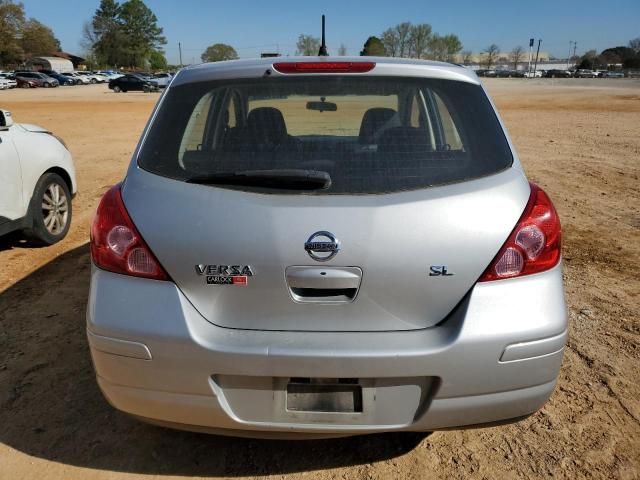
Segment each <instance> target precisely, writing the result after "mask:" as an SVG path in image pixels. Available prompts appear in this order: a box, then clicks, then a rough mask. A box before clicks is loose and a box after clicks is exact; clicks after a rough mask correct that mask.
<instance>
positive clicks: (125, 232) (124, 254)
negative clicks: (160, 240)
mask: <svg viewBox="0 0 640 480" xmlns="http://www.w3.org/2000/svg"><path fill="white" fill-rule="evenodd" d="M91 258H92V259H93V263H94V264H95V265H96V266H97V267H99V268H101V269H103V270H108V271H110V272H115V273H120V274H123V275H132V276H134V277H144V278H152V279H154V280H169V275H167V273H166V272H165V271H164V269H163V268H162V266H161V265H160V263H159V262H158V260H157V259H156V257H155V256H154V255H153V253H152V252H151V250H150V249H149V247H148V246H147V244H146V243H145V241H144V240H143V239H142V236H141V235H140V233H139V232H138V230H137V229H136V227H135V225H134V224H133V222H132V221H131V218H130V217H129V214H128V213H127V210H126V208H125V206H124V202H123V201H122V195H121V193H120V184H117V185H114V186H113V187H111V188H110V189H109V190H108V191H107V193H105V194H104V196H103V197H102V199H101V200H100V204H99V205H98V210H97V211H96V216H95V218H94V219H93V225H92V226H91Z"/></svg>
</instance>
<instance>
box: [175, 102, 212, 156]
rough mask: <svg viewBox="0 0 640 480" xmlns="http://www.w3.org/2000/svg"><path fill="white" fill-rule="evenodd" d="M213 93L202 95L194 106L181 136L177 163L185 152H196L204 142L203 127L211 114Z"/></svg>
mask: <svg viewBox="0 0 640 480" xmlns="http://www.w3.org/2000/svg"><path fill="white" fill-rule="evenodd" d="M212 99H213V93H208V94H206V95H204V96H203V97H202V98H201V99H200V101H199V102H198V104H197V105H196V106H195V108H194V109H193V111H192V112H191V115H190V117H189V121H188V122H187V126H186V128H185V130H184V134H183V135H182V140H181V142H180V150H179V161H180V162H182V159H183V156H184V152H185V151H198V150H200V149H201V148H202V143H203V142H204V133H205V126H206V124H207V119H208V117H209V114H210V113H211V103H212Z"/></svg>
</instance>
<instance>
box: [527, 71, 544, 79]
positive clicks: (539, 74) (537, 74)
mask: <svg viewBox="0 0 640 480" xmlns="http://www.w3.org/2000/svg"><path fill="white" fill-rule="evenodd" d="M524 76H525V78H542V70H536V71H535V72H534V71H533V70H531V71H530V72H524Z"/></svg>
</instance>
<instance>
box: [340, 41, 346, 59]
mask: <svg viewBox="0 0 640 480" xmlns="http://www.w3.org/2000/svg"><path fill="white" fill-rule="evenodd" d="M346 55H347V46H346V45H345V44H344V43H341V44H340V48H338V56H340V57H345V56H346Z"/></svg>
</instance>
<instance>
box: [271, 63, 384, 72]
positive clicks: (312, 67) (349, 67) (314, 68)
mask: <svg viewBox="0 0 640 480" xmlns="http://www.w3.org/2000/svg"><path fill="white" fill-rule="evenodd" d="M375 66H376V64H375V62H278V63H274V64H273V68H274V69H275V70H276V71H278V72H280V73H365V72H369V71H371V70H373V67H375Z"/></svg>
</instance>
